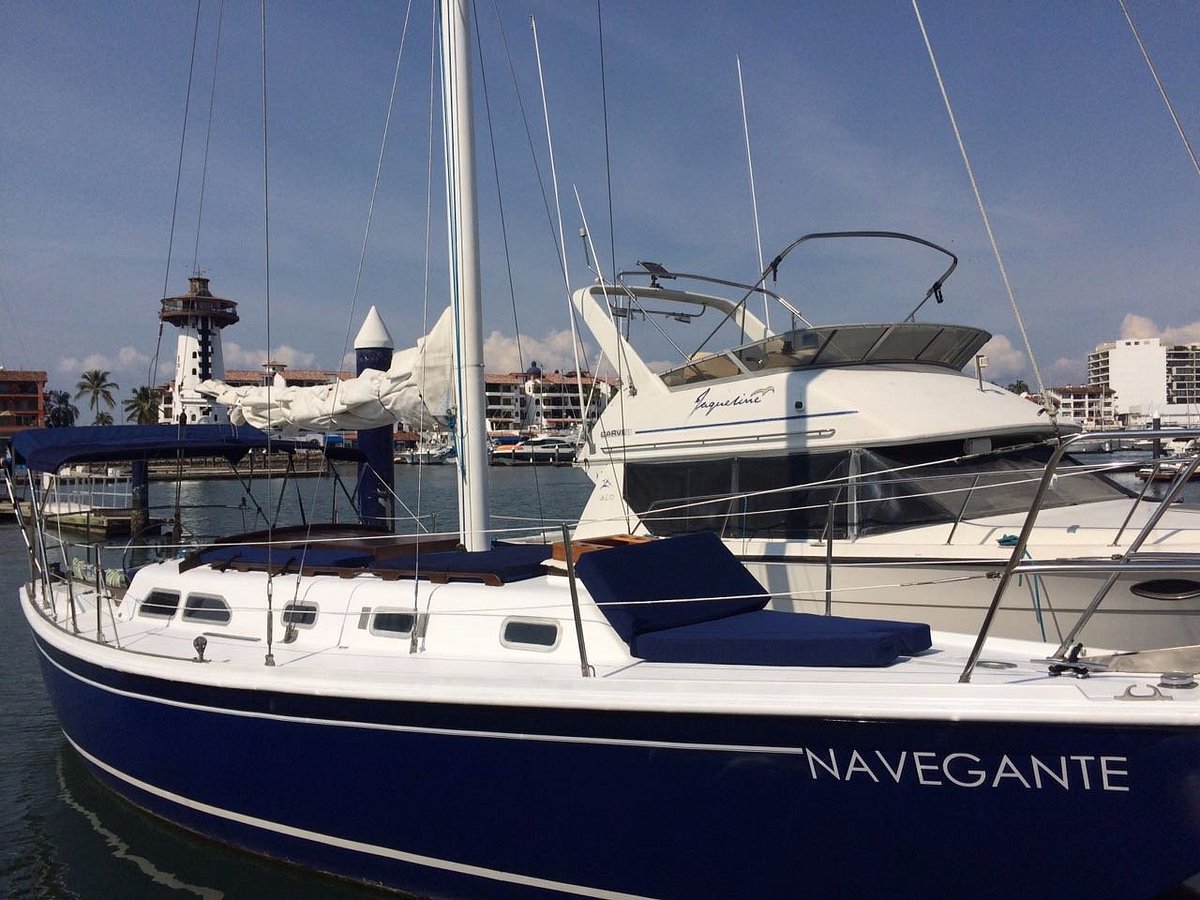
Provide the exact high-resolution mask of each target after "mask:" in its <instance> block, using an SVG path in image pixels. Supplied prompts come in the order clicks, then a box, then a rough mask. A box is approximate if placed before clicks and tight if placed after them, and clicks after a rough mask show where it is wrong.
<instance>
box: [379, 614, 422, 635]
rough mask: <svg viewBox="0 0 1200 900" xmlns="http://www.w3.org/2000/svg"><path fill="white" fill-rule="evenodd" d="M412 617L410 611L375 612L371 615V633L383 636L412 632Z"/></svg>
mask: <svg viewBox="0 0 1200 900" xmlns="http://www.w3.org/2000/svg"><path fill="white" fill-rule="evenodd" d="M413 619H414V617H413V614H412V613H410V612H377V613H375V615H373V616H372V617H371V634H379V635H383V636H384V637H400V636H401V635H409V634H412V629H413Z"/></svg>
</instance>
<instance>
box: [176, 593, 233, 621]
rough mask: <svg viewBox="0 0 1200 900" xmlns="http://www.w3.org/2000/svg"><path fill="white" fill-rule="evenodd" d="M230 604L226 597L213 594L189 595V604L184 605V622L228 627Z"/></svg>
mask: <svg viewBox="0 0 1200 900" xmlns="http://www.w3.org/2000/svg"><path fill="white" fill-rule="evenodd" d="M231 615H232V614H231V613H230V611H229V604H228V603H226V602H225V598H224V597H217V596H214V595H212V594H188V598H187V603H185V604H184V605H183V621H185V622H211V623H213V624H216V625H228V624H229V619H230V617H231Z"/></svg>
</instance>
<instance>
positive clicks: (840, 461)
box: [625, 437, 1129, 540]
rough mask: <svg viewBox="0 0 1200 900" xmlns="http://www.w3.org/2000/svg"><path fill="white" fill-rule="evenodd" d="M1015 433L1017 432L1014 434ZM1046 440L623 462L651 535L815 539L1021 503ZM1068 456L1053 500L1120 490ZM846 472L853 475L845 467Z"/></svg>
mask: <svg viewBox="0 0 1200 900" xmlns="http://www.w3.org/2000/svg"><path fill="white" fill-rule="evenodd" d="M1017 439H1018V440H1019V437H1018V438H1017ZM1050 452H1051V450H1050V448H1048V447H1042V446H1036V447H1029V446H1024V447H1015V448H1010V449H1004V448H1001V449H999V450H998V451H997V452H995V453H990V454H987V455H983V456H976V457H968V458H964V457H963V442H962V441H942V442H937V443H930V444H918V445H911V446H908V445H906V446H893V447H878V448H873V449H864V450H856V451H854V454H853V456H852V455H851V453H849V452H836V453H809V454H804V453H798V454H794V455H792V456H788V457H768V458H764V457H744V458H735V459H723V460H704V461H696V462H673V463H630V464H629V465H628V466H627V467H626V477H625V499H626V500H627V501H628V502H629V505H630V506H631V507H632V508H633V510H634V511H635V512H636V513H637V514H638V515H639V516H641V518H642V520H643V521H644V522H645V524H646V527H647V528H649V529H650V531H651V532H652V533H653V534H656V535H662V536H666V535H673V534H686V533H691V532H696V531H713V532H716V533H717V534H720V535H721V536H722V537H727V538H738V537H740V538H784V539H791V540H813V539H818V538H821V537H822V536H823V535H824V534H825V530H826V522H827V520H828V517H829V504H830V502H833V503H834V504H835V506H834V515H833V534H834V537H835V538H845V537H846V536H848V535H849V534H851V531H852V529H851V525H853V526H854V527H853V533H855V534H858V535H867V534H880V533H884V532H888V531H898V530H900V529H903V528H914V527H918V526H922V525H931V524H935V523H939V522H953V521H954V520H955V519H957V518H958V517H959V515H960V514H961V515H962V516H963V518H966V519H972V518H982V517H985V516H994V515H1003V514H1015V513H1025V512H1028V510H1029V508H1030V506H1031V505H1032V503H1033V497H1034V494H1035V493H1036V491H1037V487H1038V482H1039V480H1040V479H1041V476H1042V469H1043V467H1044V465H1045V463H1046V461H1047V460H1048V459H1049V456H1050ZM1074 464H1075V461H1074V460H1072V459H1071V458H1070V457H1067V458H1066V459H1065V460H1064V461H1063V465H1062V466H1061V467H1060V469H1059V473H1060V477H1059V478H1058V479H1057V480H1056V482H1055V484H1054V486H1053V487H1052V488H1051V490H1050V491H1049V493H1048V494H1047V496H1046V500H1045V507H1046V508H1054V507H1062V506H1073V505H1076V504H1079V503H1090V502H1095V501H1099V500H1118V499H1122V498H1125V497H1128V496H1129V494H1128V492H1127V491H1125V490H1124V489H1123V488H1120V487H1118V486H1117V485H1115V484H1114V483H1113V482H1111V481H1109V480H1108V479H1107V478H1105V477H1103V476H1101V475H1097V474H1093V473H1088V472H1086V471H1084V472H1081V471H1079V470H1076V471H1074V472H1073V471H1072V465H1074ZM852 471H853V472H854V473H855V474H854V477H853V478H852V479H851V477H850V473H851V472H852Z"/></svg>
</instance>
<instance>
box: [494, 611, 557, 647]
mask: <svg viewBox="0 0 1200 900" xmlns="http://www.w3.org/2000/svg"><path fill="white" fill-rule="evenodd" d="M559 635H560V629H559V627H558V622H556V621H555V620H554V619H527V618H508V619H505V620H504V622H503V623H502V624H501V626H500V643H501V644H502V645H503V646H505V647H508V648H509V649H510V650H541V651H548V650H553V649H554V648H555V647H557V646H558V640H559Z"/></svg>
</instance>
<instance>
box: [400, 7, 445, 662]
mask: <svg viewBox="0 0 1200 900" xmlns="http://www.w3.org/2000/svg"><path fill="white" fill-rule="evenodd" d="M438 17H439V11H438V9H437V8H436V7H435V8H434V9H433V15H432V17H431V19H430V34H429V120H428V126H427V128H426V133H427V137H426V150H425V270H424V275H423V283H422V290H421V331H422V332H423V333H425V334H428V333H429V270H430V263H431V261H432V260H431V254H432V252H433V123H434V121H435V118H436V115H437V109H438V103H437V73H438V72H440V71H442V67H441V66H440V65H439V58H438V52H439V51H440V50H441V46H442V45H441V41H439V40H438V21H439V18H438ZM425 370H426V360H425V355H424V354H422V355H421V371H420V373H419V374H418V375H417V383H418V384H420V385H421V391H422V394H421V399H422V402H424V387H425ZM435 424H436V423H435ZM424 425H425V422H424V421H423V420H422V421H421V422H420V423H419V424H418V426H417V441H418V443H419V442H420V438H421V431H422V430H423V428H424ZM424 483H425V467H424V466H423V465H418V466H417V516H416V519H417V524H418V526H419V525H420V523H421V503H422V500H423V498H424V490H423V488H424ZM418 531H419V528H418ZM413 566H414V568H415V576H414V578H413V586H412V589H413V625H414V627H413V630H412V636H411V637H410V638H409V646H408V652H409V653H416V652H417V651H418V649H420V648H419V647H418V645H417V631H418V629H417V628H416V627H415V626H416V621H417V615H418V613H419V610H420V599H421V598H420V588H419V585H420V578H419V577H417V576H420V574H421V542H420V539H418V540H417V546H416V552H415V554H414V560H413ZM432 596H433V595H432V594H427V595H426V599H425V602H426V607H425V609H426V612H427V613H428V611H429V606H428V604H429V603H430V602H431V601H432ZM421 639H422V640H424V636H423V635H422V638H421Z"/></svg>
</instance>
